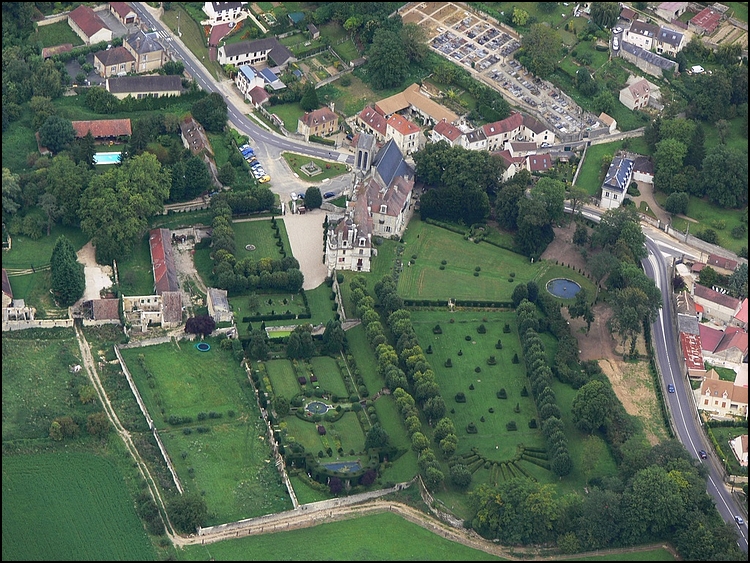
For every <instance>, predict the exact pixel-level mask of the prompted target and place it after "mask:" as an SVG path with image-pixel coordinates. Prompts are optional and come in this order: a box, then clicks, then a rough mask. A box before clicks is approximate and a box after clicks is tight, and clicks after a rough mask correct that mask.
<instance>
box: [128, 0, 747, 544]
mask: <svg viewBox="0 0 750 563" xmlns="http://www.w3.org/2000/svg"><path fill="white" fill-rule="evenodd" d="M132 4H133V7H134V9H135V10H136V12H137V13H138V15H139V17H140V18H141V19H142V20H143V21H144V22H147V23H148V25H149V26H151V27H152V28H153V29H155V30H157V31H160V32H164V33H166V34H167V35H168V36H170V37H172V40H171V41H170V46H171V47H172V48H173V49H174V51H175V52H176V53H177V56H178V57H179V58H180V59H181V60H182V61H183V63H184V64H185V68H186V69H187V71H188V72H189V73H190V74H191V75H192V76H193V77H194V78H195V79H196V80H197V81H198V83H199V84H200V86H201V88H203V89H204V90H206V91H208V92H218V93H220V94H222V95H223V96H224V97H225V98H226V99H227V106H228V109H229V120H230V122H231V123H232V124H233V125H234V126H235V127H236V128H237V129H238V130H239V131H240V132H242V133H243V134H246V135H248V136H249V137H250V138H251V139H252V140H253V142H254V143H255V144H254V146H258V147H259V149H261V151H262V150H265V151H266V152H265V154H266V155H267V156H268V157H272V158H273V157H274V156H275V155H278V154H280V152H281V151H293V152H298V153H301V154H306V155H309V156H314V157H316V158H323V159H329V160H333V159H335V160H340V161H341V162H347V163H349V164H352V163H353V162H354V157H353V155H346V154H344V153H339V152H337V151H330V150H329V149H327V148H319V147H316V146H311V145H309V144H304V143H299V142H295V141H291V140H289V139H287V138H286V137H283V136H281V135H277V134H276V133H271V132H269V131H266V130H265V129H262V128H261V127H259V126H258V125H256V124H255V123H253V122H252V121H251V120H250V119H249V118H247V117H245V116H244V115H243V112H242V111H241V110H240V109H238V108H237V107H236V105H235V104H234V103H233V102H232V101H231V99H229V97H228V96H227V95H226V94H225V93H224V92H223V91H222V90H221V89H220V88H219V87H218V85H217V84H216V83H215V81H214V79H213V78H212V77H211V76H210V74H209V73H208V72H207V71H206V70H205V68H204V67H203V65H201V64H200V63H199V62H198V61H197V59H196V58H195V56H194V55H193V54H192V53H191V52H190V51H189V50H188V49H187V48H186V47H185V46H184V45H183V44H182V42H181V41H180V40H179V38H176V37H173V36H172V33H171V31H170V30H169V29H168V28H166V27H165V26H164V25H162V24H161V22H159V21H158V20H157V19H156V18H155V17H154V16H153V15H152V14H151V12H149V11H148V10H146V8H145V7H144V6H143V4H142V3H136V2H133V3H132ZM256 152H258V151H256ZM260 154H261V155H262V154H263V153H262V152H261V153H260ZM584 215H585V216H589V217H590V218H592V219H595V220H598V214H597V213H596V211H594V210H591V209H587V210H586V211H584ZM646 236H647V241H646V246H647V248H648V251H649V256H648V258H647V259H645V260H644V261H643V266H644V269H645V271H646V274H647V275H648V276H649V277H650V278H651V279H653V280H654V282H655V283H656V285H657V286H658V287H659V289H660V291H661V293H662V300H663V303H662V308H661V310H660V311H659V318H658V320H657V321H656V322H655V323H654V324H653V326H652V331H653V338H654V342H655V352H656V359H657V363H658V365H659V367H660V370H661V373H662V376H663V380H662V382H661V383H662V391H663V393H664V395H665V396H666V397H667V406H668V408H669V411H670V413H671V417H672V420H673V422H674V427H675V429H676V432H677V438H678V439H679V440H680V441H681V442H682V443H683V445H684V446H685V448H686V449H687V450H688V451H689V452H690V454H691V455H693V456H695V458H696V459H699V458H698V453H697V452H698V450H699V449H705V450H707V451H709V450H710V448H709V447H708V446H707V445H706V444H704V442H703V431H702V429H701V428H700V426H701V423H700V419H699V418H698V415H697V409H696V405H695V401H694V400H693V398H692V391H691V390H690V385H689V383H688V382H687V379H686V378H685V377H684V376H683V375H682V373H681V371H680V368H679V365H680V364H679V362H678V357H677V351H678V344H677V342H678V341H677V335H676V333H675V329H674V326H675V325H676V323H675V322H674V321H673V319H672V307H671V299H672V296H671V293H672V290H671V283H670V280H669V276H668V266H669V264H668V260H669V259H670V258H669V256H670V254H671V253H672V252H680V253H679V254H676V253H675V254H672V255H673V256H679V255H680V254H687V255H690V254H691V252H695V251H694V250H692V249H691V251H689V252H681V251H680V250H679V249H680V246H679V245H678V244H677V243H676V242H675V241H674V239H671V238H670V237H667V236H666V235H665V237H660V236H657V235H656V233H653V232H646ZM683 250H684V249H683ZM664 251H666V255H665V253H664ZM668 383H672V384H674V385H675V388H676V393H667V392H666V386H667V384H668ZM701 463H706V465H707V467H708V471H709V476H708V480H707V490H708V493H709V494H710V495H711V497H713V499H714V501H715V503H716V507H717V509H718V510H719V513H720V514H721V515H722V518H724V520H725V521H727V522H729V523H731V524H732V525H734V526H736V524H735V522H734V516H735V515H737V514H742V512H741V511H740V509H739V507H738V506H737V504H736V502H735V500H734V499H733V498H732V495H731V492H730V491H728V490H727V488H726V486H725V485H724V483H723V479H722V470H721V468H720V467H718V466H717V465H716V463H715V461H714V460H713V459H712V458H709V460H705V461H703V462H701ZM737 529H738V531H739V538H738V544H739V546H740V548H741V549H742V550H743V551H744V552H745V553H747V550H748V544H747V523H746V524H745V525H744V526H743V527H737Z"/></svg>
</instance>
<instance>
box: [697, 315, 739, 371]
mask: <svg viewBox="0 0 750 563" xmlns="http://www.w3.org/2000/svg"><path fill="white" fill-rule="evenodd" d="M700 333H701V342H702V343H703V348H702V349H703V353H704V355H705V356H706V357H707V358H709V359H715V360H721V361H725V362H732V363H735V364H741V363H742V362H744V361H745V359H746V358H747V346H748V338H747V332H746V331H745V330H744V329H742V328H740V327H737V326H730V327H727V328H726V330H718V329H715V328H713V327H711V326H709V325H706V324H705V323H701V325H700Z"/></svg>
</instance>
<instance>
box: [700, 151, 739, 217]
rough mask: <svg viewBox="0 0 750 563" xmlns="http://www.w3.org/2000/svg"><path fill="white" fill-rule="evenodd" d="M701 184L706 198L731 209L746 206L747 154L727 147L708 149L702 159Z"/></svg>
mask: <svg viewBox="0 0 750 563" xmlns="http://www.w3.org/2000/svg"><path fill="white" fill-rule="evenodd" d="M701 183H702V185H703V190H704V192H705V194H706V196H708V198H709V199H710V200H711V201H712V202H714V203H716V204H717V205H720V206H721V207H728V208H731V209H737V208H741V207H744V206H746V205H747V199H748V198H747V190H748V176H747V154H742V153H741V152H740V151H738V150H736V149H734V148H731V147H728V146H727V145H717V146H715V147H713V148H712V149H710V150H709V151H708V153H707V154H706V158H705V159H703V172H702V173H701Z"/></svg>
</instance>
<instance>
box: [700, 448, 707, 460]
mask: <svg viewBox="0 0 750 563" xmlns="http://www.w3.org/2000/svg"><path fill="white" fill-rule="evenodd" d="M698 457H699V458H701V459H708V454H707V453H706V450H698Z"/></svg>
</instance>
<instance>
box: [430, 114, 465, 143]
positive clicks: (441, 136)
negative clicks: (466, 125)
mask: <svg viewBox="0 0 750 563" xmlns="http://www.w3.org/2000/svg"><path fill="white" fill-rule="evenodd" d="M431 140H432V142H433V143H437V142H439V141H445V142H446V143H448V144H449V145H450V146H452V147H464V146H465V143H464V132H463V131H461V130H460V129H459V128H458V127H456V126H455V125H453V124H452V123H448V122H447V121H445V120H442V121H439V122H438V123H436V124H435V127H433V128H432V135H431Z"/></svg>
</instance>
